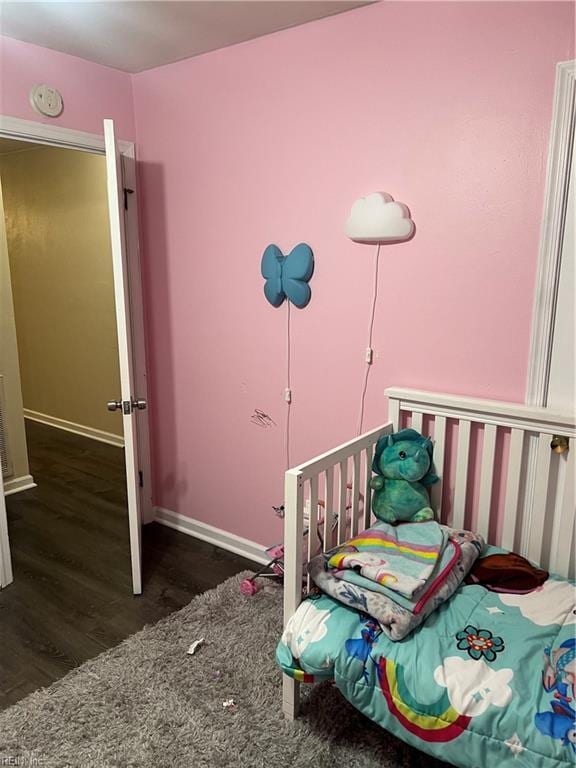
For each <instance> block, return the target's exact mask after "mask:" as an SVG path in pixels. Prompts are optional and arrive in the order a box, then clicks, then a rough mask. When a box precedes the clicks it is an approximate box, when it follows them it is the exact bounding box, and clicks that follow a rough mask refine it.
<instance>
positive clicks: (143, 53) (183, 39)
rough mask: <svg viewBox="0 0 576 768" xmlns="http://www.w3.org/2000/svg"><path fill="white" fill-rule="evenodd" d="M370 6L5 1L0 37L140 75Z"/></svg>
mask: <svg viewBox="0 0 576 768" xmlns="http://www.w3.org/2000/svg"><path fill="white" fill-rule="evenodd" d="M370 1H371V0H370ZM367 4H369V2H367V1H366V0H350V2H348V1H347V0H183V1H180V2H178V1H176V2H174V1H173V0H112V1H108V2H106V1H100V2H92V1H91V0H87V1H84V0H74V2H71V1H68V2H61V1H60V0H54V1H52V0H44V2H36V1H34V0H33V1H32V2H28V0H20V1H19V2H18V1H16V0H2V2H1V4H0V31H1V33H2V34H3V35H6V36H7V37H12V38H15V39H17V40H22V41H24V42H27V43H34V44H35V45H40V46H43V47H45V48H51V49H53V50H56V51H61V52H62V53H68V54H71V55H73V56H79V57H80V58H82V59H87V60H88V61H93V62H96V63H97V64H104V65H106V66H109V67H114V68H116V69H121V70H123V71H125V72H131V73H136V72H142V71H144V70H146V69H151V68H153V67H158V66H161V65H163V64H169V63H171V62H174V61H179V60H180V59H186V58H189V57H191V56H197V55H199V54H201V53H206V52H207V51H212V50H215V49H217V48H224V47H226V46H229V45H234V44H235V43H240V42H244V41H246V40H251V39H253V38H256V37H260V36H262V35H266V34H270V33H271V32H277V31H279V30H281V29H286V28H288V27H293V26H296V25H299V24H305V23H307V22H309V21H314V20H316V19H320V18H323V17H326V16H332V15H334V14H337V13H342V12H344V11H348V10H351V9H353V8H357V7H359V6H362V5H367Z"/></svg>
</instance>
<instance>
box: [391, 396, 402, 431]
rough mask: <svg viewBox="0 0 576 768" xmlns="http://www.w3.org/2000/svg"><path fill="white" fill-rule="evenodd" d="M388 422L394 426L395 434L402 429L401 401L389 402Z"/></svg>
mask: <svg viewBox="0 0 576 768" xmlns="http://www.w3.org/2000/svg"><path fill="white" fill-rule="evenodd" d="M388 421H391V422H392V424H393V426H394V432H398V430H399V429H400V401H399V400H393V399H389V400H388Z"/></svg>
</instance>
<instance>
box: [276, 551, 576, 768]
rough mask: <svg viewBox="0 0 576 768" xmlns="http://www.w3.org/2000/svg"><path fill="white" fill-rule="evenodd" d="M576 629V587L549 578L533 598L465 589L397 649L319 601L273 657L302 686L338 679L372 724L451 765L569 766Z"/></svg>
mask: <svg viewBox="0 0 576 768" xmlns="http://www.w3.org/2000/svg"><path fill="white" fill-rule="evenodd" d="M498 551H499V550H496V549H495V548H492V547H488V548H487V549H486V550H485V551H484V552H483V554H485V555H487V554H493V553H495V552H498ZM350 586H351V585H350ZM575 629H576V590H575V588H574V583H573V582H568V581H564V580H561V579H556V578H554V577H551V578H549V579H548V580H547V581H546V582H545V583H544V584H543V585H542V586H540V587H538V588H536V589H534V591H532V592H530V593H527V594H516V593H511V594H509V593H502V592H493V591H491V590H489V589H487V588H485V587H483V586H481V585H479V584H461V585H460V586H459V587H458V589H457V590H456V592H455V593H454V595H453V596H452V597H451V598H450V599H449V600H447V601H446V602H444V603H443V604H442V605H440V606H438V607H437V609H436V610H435V611H434V612H433V613H431V614H430V615H429V616H428V618H427V619H426V621H425V622H423V623H422V624H421V625H420V626H419V627H417V628H416V629H415V630H414V631H413V632H412V633H411V634H410V636H409V637H407V638H406V639H405V640H403V641H402V642H394V641H393V640H392V639H391V638H390V636H389V634H388V633H387V632H385V631H384V630H383V627H382V626H381V625H380V624H379V623H378V622H377V621H376V620H375V619H374V618H373V617H372V616H370V615H369V614H368V612H364V611H362V612H359V611H357V610H353V609H352V608H351V607H349V606H347V605H343V604H342V602H340V601H339V600H335V599H333V598H332V597H329V596H328V595H326V594H319V595H311V596H310V597H309V598H308V599H307V600H305V601H304V602H303V603H302V604H301V605H300V607H299V608H298V610H297V611H296V613H295V614H294V615H293V616H292V617H291V619H290V620H289V621H288V622H287V624H286V627H285V630H284V634H283V635H282V639H281V641H280V642H279V644H278V648H277V651H276V658H277V661H278V663H279V665H280V667H281V668H282V671H283V672H284V673H285V674H287V675H289V676H291V677H293V678H295V679H296V680H300V681H303V682H314V681H316V680H327V679H330V680H333V681H334V682H335V684H336V686H337V687H338V689H339V690H340V691H341V693H342V694H343V695H344V696H345V697H346V698H347V699H348V700H349V701H350V702H351V703H352V704H353V705H354V706H355V707H356V708H357V709H359V710H360V711H361V712H363V713H364V714H365V715H366V716H367V717H369V718H371V719H372V720H374V721H375V722H377V723H378V724H380V725H381V726H383V727H384V728H386V729H387V730H388V731H390V732H391V733H393V734H395V735H396V736H398V737H399V738H401V739H403V740H404V741H406V742H408V744H411V745H413V746H415V747H417V748H418V749H420V750H423V751H425V752H427V753H428V754H430V755H434V756H435V757H438V758H440V759H441V760H443V761H446V762H447V763H449V764H451V765H454V766H459V767H460V768H574V765H575V760H576V703H575V702H576V635H575ZM320 695H321V694H320ZM313 700H314V698H313V697H310V699H309V701H313ZM316 700H318V697H317V698H316ZM414 763H416V759H414ZM410 764H412V762H410ZM418 764H420V761H418ZM421 764H422V765H424V764H425V760H422V762H421Z"/></svg>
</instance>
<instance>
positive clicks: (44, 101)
mask: <svg viewBox="0 0 576 768" xmlns="http://www.w3.org/2000/svg"><path fill="white" fill-rule="evenodd" d="M30 104H31V105H32V107H33V108H34V109H35V110H36V112H39V113H40V114H41V115H45V116H46V117H58V115H59V114H61V112H62V110H63V109H64V104H63V102H62V95H61V94H60V91H58V90H56V88H51V87H50V86H49V85H34V86H32V89H31V91H30Z"/></svg>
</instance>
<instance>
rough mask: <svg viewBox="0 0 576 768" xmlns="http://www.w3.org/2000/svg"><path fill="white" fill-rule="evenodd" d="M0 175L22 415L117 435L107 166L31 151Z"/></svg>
mask: <svg viewBox="0 0 576 768" xmlns="http://www.w3.org/2000/svg"><path fill="white" fill-rule="evenodd" d="M0 177H1V179H2V186H3V189H4V212H5V217H6V232H7V238H8V254H9V259H10V268H11V272H12V287H13V295H14V309H15V316H16V331H17V336H18V350H19V354H20V372H21V378H22V394H23V400H24V408H25V409H26V410H27V411H33V412H35V413H39V414H44V415H47V416H51V417H55V418H58V419H64V420H66V421H69V422H73V423H75V424H79V425H81V426H85V427H91V428H93V429H98V430H102V431H104V432H109V433H113V434H116V435H121V434H122V424H121V418H119V416H118V414H113V413H109V412H108V411H107V410H106V401H107V400H111V399H115V398H117V397H119V393H120V380H119V370H118V342H117V337H116V321H115V316H114V292H113V275H112V260H111V253H110V239H109V228H108V211H107V198H106V169H105V160H104V158H103V157H101V156H100V155H93V154H90V153H87V152H78V151H72V150H67V149H58V148H55V147H40V148H33V149H30V150H28V151H23V152H15V153H12V154H7V155H3V156H0Z"/></svg>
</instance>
